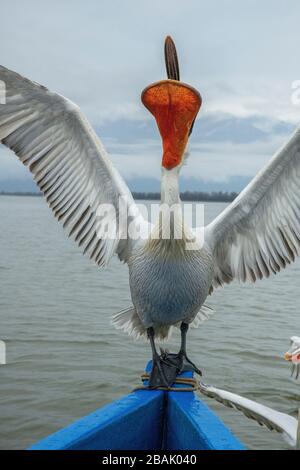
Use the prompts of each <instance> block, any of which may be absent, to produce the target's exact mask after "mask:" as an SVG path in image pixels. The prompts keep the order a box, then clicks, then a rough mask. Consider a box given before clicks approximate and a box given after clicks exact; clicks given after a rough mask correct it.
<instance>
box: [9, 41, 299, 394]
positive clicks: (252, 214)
mask: <svg viewBox="0 0 300 470" xmlns="http://www.w3.org/2000/svg"><path fill="white" fill-rule="evenodd" d="M165 56H166V65H167V73H168V80H163V81H160V82H158V83H155V84H152V85H150V86H149V87H147V88H146V89H145V90H144V91H143V93H142V101H143V103H144V105H145V106H146V107H147V108H148V110H149V111H150V112H151V113H152V114H153V115H154V117H155V119H156V122H157V125H158V128H159V131H160V134H161V136H162V143H163V157H162V179H161V202H162V207H163V206H164V207H165V206H167V207H170V208H172V211H173V212H172V214H171V215H172V217H171V218H170V220H169V226H170V234H169V237H167V238H165V237H164V236H162V225H163V222H164V219H165V215H164V211H163V210H161V211H160V216H159V218H158V221H157V223H156V224H154V226H153V227H152V226H149V224H148V222H147V221H145V220H144V219H143V217H142V215H141V213H140V212H139V210H138V208H137V206H136V205H135V202H134V200H133V198H132V195H131V193H130V191H129V189H128V187H127V186H126V184H125V182H124V181H123V179H122V178H121V176H120V174H119V173H118V171H117V170H116V169H115V167H114V166H113V165H112V163H111V161H110V160H109V158H108V156H107V154H106V152H105V150H104V148H103V145H102V144H101V141H100V140H99V138H98V137H97V135H96V134H95V132H94V131H93V129H92V127H91V125H90V124H89V122H88V121H87V119H86V118H85V116H84V115H83V114H82V112H81V111H80V109H79V107H78V106H77V105H75V104H74V103H72V102H71V101H69V100H68V99H67V98H64V97H63V96H60V95H58V94H56V93H53V92H51V91H49V90H48V89H47V88H45V87H44V86H41V85H39V84H37V83H35V82H32V81H30V80H28V79H26V78H24V77H22V76H20V75H18V74H17V73H15V72H13V71H11V70H8V69H6V68H5V67H2V66H0V80H2V81H3V82H4V83H5V86H6V104H0V141H1V142H2V143H3V144H4V145H6V146H7V147H9V148H10V149H12V150H13V151H14V152H15V153H16V155H17V156H18V157H19V159H20V160H21V161H22V163H24V164H25V165H26V166H27V167H28V168H29V170H30V171H31V173H32V174H33V177H34V180H35V181H36V183H37V185H38V186H39V188H40V190H41V191H42V193H43V194H44V195H45V197H46V200H47V202H48V205H49V207H50V208H51V209H52V211H53V213H54V215H55V217H56V218H57V219H58V220H59V221H62V222H63V225H64V227H65V228H66V229H67V230H68V233H69V236H72V237H73V239H74V240H75V242H77V244H78V245H79V246H80V247H81V248H82V249H83V252H84V253H85V254H87V255H89V257H90V258H91V259H92V260H93V261H95V262H96V263H97V264H98V265H100V266H103V265H106V264H107V263H108V262H109V261H110V259H111V257H112V256H113V255H114V254H117V255H118V256H119V258H120V260H122V261H124V262H126V263H127V264H128V266H129V278H130V290H131V296H132V302H133V306H132V307H131V308H129V309H126V310H124V311H123V312H120V313H119V314H117V315H116V316H115V318H114V324H115V326H116V327H117V328H121V329H123V330H125V331H127V332H128V333H131V334H134V335H136V336H139V335H148V337H149V339H150V342H151V347H152V352H153V362H154V368H153V373H152V376H151V379H150V386H153V387H155V386H158V385H165V386H166V385H168V384H170V383H171V382H172V381H173V380H174V374H175V375H176V372H178V370H180V369H181V368H182V367H183V362H185V363H190V365H191V366H192V367H194V366H193V364H192V363H191V361H189V359H188V358H187V356H186V344H185V342H186V333H187V330H188V327H189V325H190V324H192V323H193V322H195V323H199V320H200V321H201V319H202V318H203V317H205V316H206V315H207V314H209V309H208V308H207V307H205V305H204V302H205V300H206V298H207V296H208V295H209V294H211V293H212V292H213V290H214V289H215V288H217V287H219V286H222V285H223V284H224V283H230V282H231V281H233V280H234V279H237V280H239V281H242V282H246V281H249V282H255V281H256V280H257V279H262V278H263V277H269V276H270V275H271V274H276V273H277V272H279V271H280V270H281V269H283V268H285V267H286V266H287V265H288V264H290V263H291V262H292V261H294V259H295V257H296V256H297V255H298V251H299V247H300V185H299V177H300V129H299V128H298V129H297V130H296V132H295V133H294V134H293V135H292V137H291V138H290V140H289V141H288V142H287V143H286V144H285V145H284V146H283V147H282V148H281V149H280V151H279V152H277V153H276V155H275V156H274V157H273V158H272V160H271V161H270V162H269V164H268V165H267V166H266V167H265V168H264V169H263V170H262V171H261V172H260V173H259V174H258V175H257V176H256V177H255V178H254V180H253V181H252V182H251V183H250V184H249V185H248V186H247V187H246V189H245V190H244V191H243V192H242V193H241V194H240V195H239V197H238V198H237V199H236V200H235V201H234V202H233V203H232V204H231V205H230V206H229V207H227V209H225V211H224V212H223V213H222V214H221V215H219V216H218V217H217V218H216V219H215V220H214V221H213V222H212V223H211V224H209V225H208V226H207V227H205V228H204V229H203V227H200V228H199V229H196V230H195V231H193V230H192V229H191V228H190V227H188V226H187V225H186V224H184V222H183V215H182V209H181V205H180V193H179V182H178V179H179V173H180V169H181V167H182V164H183V162H184V159H185V149H186V145H187V142H188V138H189V135H190V133H191V131H192V128H193V124H194V121H195V118H196V115H197V113H198V111H199V109H200V106H201V97H200V95H199V93H198V92H197V91H196V90H195V89H194V88H192V87H190V86H189V85H186V84H184V83H182V82H181V81H179V68H178V61H177V55H176V50H175V46H174V43H173V41H172V40H171V38H169V37H168V38H167V40H166V43H165ZM120 199H121V200H122V201H123V203H124V204H125V205H126V206H127V207H128V210H126V216H125V217H121V218H118V217H115V216H116V215H119V213H120V206H119V201H120ZM103 205H105V207H107V208H108V209H107V210H106V212H107V213H106V215H105V217H104V215H103V213H101V214H102V215H101V216H99V213H98V211H99V207H100V208H101V207H102V208H103ZM173 207H174V208H175V209H173ZM107 222H109V224H108V226H109V229H108V233H107V231H105V227H106V225H107ZM104 225H105V227H104ZM178 233H180V234H181V235H182V236H181V237H180V238H179V237H178V236H177V234H178ZM132 234H134V236H133V235H132ZM145 234H147V236H145ZM149 234H150V235H149ZM203 234H204V243H203V242H202V235H203ZM190 240H194V243H193V250H190V249H187V244H188V242H189V241H190ZM174 325H181V333H182V341H181V348H180V352H179V354H178V355H177V356H175V355H173V356H172V357H170V358H169V360H165V359H164V360H162V358H160V357H159V354H158V353H157V351H156V347H155V343H154V338H155V337H161V338H163V337H166V336H167V335H168V333H169V331H170V329H171V327H172V326H174ZM171 364H173V365H175V367H174V369H175V372H174V373H172V374H171V375H170V376H169V375H168V374H169V373H170V371H169V369H170V368H171V367H170V366H171ZM194 369H195V370H197V371H198V369H196V367H194ZM198 372H199V371H198ZM167 375H168V377H167Z"/></svg>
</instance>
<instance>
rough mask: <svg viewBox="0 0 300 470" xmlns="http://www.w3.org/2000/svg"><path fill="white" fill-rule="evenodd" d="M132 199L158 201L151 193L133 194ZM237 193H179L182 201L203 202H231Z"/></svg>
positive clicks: (157, 197)
mask: <svg viewBox="0 0 300 470" xmlns="http://www.w3.org/2000/svg"><path fill="white" fill-rule="evenodd" d="M132 195H133V197H134V199H151V200H154V201H156V200H160V194H159V193H151V192H133V193H132ZM237 195H238V193H235V192H230V193H229V192H223V191H213V192H211V193H206V192H201V191H184V192H182V193H180V197H181V200H182V201H203V202H232V201H233V200H234V199H235V198H236V197H237Z"/></svg>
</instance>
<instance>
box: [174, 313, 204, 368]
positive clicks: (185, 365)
mask: <svg viewBox="0 0 300 470" xmlns="http://www.w3.org/2000/svg"><path fill="white" fill-rule="evenodd" d="M188 330H189V324H188V323H184V322H182V323H181V326H180V331H181V346H180V351H179V356H181V357H182V361H183V364H182V370H193V371H194V372H196V374H199V375H202V372H201V370H200V369H198V367H197V366H196V365H195V364H194V363H193V362H192V361H191V360H190V359H189V358H188V356H187V353H186V335H187V332H188Z"/></svg>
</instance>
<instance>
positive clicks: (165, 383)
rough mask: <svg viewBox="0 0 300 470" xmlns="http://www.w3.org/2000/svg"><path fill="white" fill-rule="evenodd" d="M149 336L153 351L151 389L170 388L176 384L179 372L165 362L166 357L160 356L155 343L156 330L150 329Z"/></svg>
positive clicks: (148, 330)
mask: <svg viewBox="0 0 300 470" xmlns="http://www.w3.org/2000/svg"><path fill="white" fill-rule="evenodd" d="M147 334H148V338H149V340H150V344H151V349H152V371H151V374H150V379H149V388H158V387H166V388H169V387H171V385H172V384H173V383H174V382H175V379H176V375H177V372H178V370H177V368H176V366H174V365H173V364H170V363H169V362H167V361H165V360H164V357H163V356H162V357H161V356H160V355H159V354H158V352H157V350H156V346H155V341H154V329H153V328H148V329H147Z"/></svg>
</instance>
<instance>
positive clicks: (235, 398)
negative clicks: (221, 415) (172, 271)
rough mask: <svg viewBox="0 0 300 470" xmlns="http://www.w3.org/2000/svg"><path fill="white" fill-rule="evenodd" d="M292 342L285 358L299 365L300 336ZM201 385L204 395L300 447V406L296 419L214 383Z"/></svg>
mask: <svg viewBox="0 0 300 470" xmlns="http://www.w3.org/2000/svg"><path fill="white" fill-rule="evenodd" d="M291 343H292V345H291V348H290V349H289V351H288V352H287V353H286V354H285V359H286V360H287V361H294V363H295V364H296V365H298V366H299V364H300V338H298V337H297V336H293V337H292V338H291ZM297 378H298V376H297ZM199 387H200V388H199V389H200V392H201V393H203V394H204V395H206V396H208V397H209V398H213V399H214V400H216V401H218V402H220V403H222V404H223V405H225V406H228V407H229V408H235V409H236V410H238V411H241V412H242V413H243V414H244V415H245V416H246V417H247V418H249V419H253V420H254V421H257V422H258V423H259V424H260V425H261V426H266V427H267V428H268V429H269V430H270V431H277V432H278V433H280V434H281V435H282V437H283V438H284V440H285V441H286V442H287V443H288V444H289V445H290V446H292V447H296V448H297V449H300V408H299V410H298V419H296V418H294V417H293V416H290V415H288V414H286V413H281V412H279V411H276V410H274V409H273V408H269V407H268V406H265V405H261V404H260V403H257V402H256V401H253V400H249V398H245V397H242V396H240V395H237V394H236V393H232V392H228V391H227V390H222V389H220V388H216V387H213V386H212V385H206V384H204V383H203V382H200V383H199Z"/></svg>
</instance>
